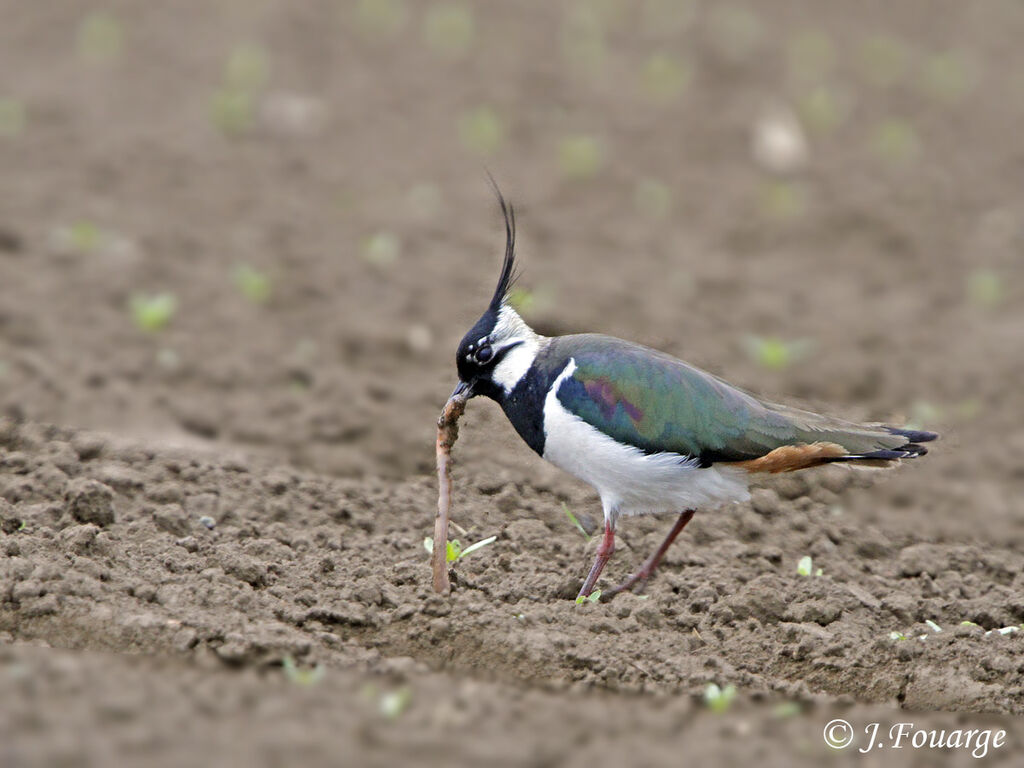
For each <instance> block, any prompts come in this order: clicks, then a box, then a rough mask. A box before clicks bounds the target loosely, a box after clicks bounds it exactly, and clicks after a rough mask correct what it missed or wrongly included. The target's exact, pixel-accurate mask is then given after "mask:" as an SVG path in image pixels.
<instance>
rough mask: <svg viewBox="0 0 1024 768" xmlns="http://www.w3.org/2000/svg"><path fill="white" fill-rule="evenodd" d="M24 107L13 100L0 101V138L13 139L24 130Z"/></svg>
mask: <svg viewBox="0 0 1024 768" xmlns="http://www.w3.org/2000/svg"><path fill="white" fill-rule="evenodd" d="M25 122H26V119H25V106H24V105H23V104H22V103H21V102H20V101H15V100H14V99H0V137H2V138H5V139H15V138H17V137H18V136H20V135H21V134H22V132H23V131H24V130H25Z"/></svg>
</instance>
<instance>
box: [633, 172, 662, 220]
mask: <svg viewBox="0 0 1024 768" xmlns="http://www.w3.org/2000/svg"><path fill="white" fill-rule="evenodd" d="M633 203H634V204H635V205H636V209H637V210H638V211H639V212H640V213H642V214H644V215H645V216H648V217H650V218H652V219H664V218H666V217H667V216H668V215H669V213H671V211H672V189H671V188H670V187H669V186H668V184H666V183H665V182H663V181H658V180H657V179H640V181H638V182H637V184H636V189H635V190H634V192H633Z"/></svg>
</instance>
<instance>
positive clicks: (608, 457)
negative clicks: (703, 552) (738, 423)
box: [544, 360, 750, 521]
mask: <svg viewBox="0 0 1024 768" xmlns="http://www.w3.org/2000/svg"><path fill="white" fill-rule="evenodd" d="M574 370H576V361H575V360H570V361H569V364H568V365H567V366H566V367H565V370H564V371H562V373H561V374H559V376H558V378H557V379H556V381H555V384H554V386H552V388H551V390H550V392H549V393H548V396H547V400H546V402H545V407H544V432H545V442H544V458H545V459H547V460H548V461H550V462H551V463H552V464H554V465H555V466H556V467H559V468H560V469H564V470H565V471H566V472H568V473H569V474H571V475H574V476H576V477H578V478H579V479H580V480H583V481H584V482H586V483H589V484H590V485H592V486H593V487H594V488H595V489H596V490H597V492H598V493H599V494H600V495H601V504H602V506H603V507H604V514H605V518H606V519H608V520H611V521H614V520H615V518H617V517H618V516H619V515H620V514H623V515H643V514H657V513H662V512H683V511H685V510H688V509H707V508H709V507H715V506H718V505H720V504H722V503H724V502H728V501H746V500H747V499H749V498H750V494H749V492H748V490H747V478H746V473H745V472H744V471H743V470H741V469H732V468H728V467H725V468H720V467H715V466H712V467H706V468H703V469H702V468H701V467H700V466H699V464H698V462H697V461H696V460H694V459H691V458H688V457H686V456H682V455H680V454H678V453H656V454H645V453H644V452H643V451H641V450H640V449H639V448H634V447H632V446H627V445H622V444H621V443H618V442H616V441H615V440H613V439H612V438H610V437H608V436H607V435H605V434H603V433H601V432H599V431H598V430H597V429H595V428H594V427H592V426H590V425H589V424H587V423H586V422H585V421H583V420H582V419H581V418H579V417H578V416H576V415H574V414H572V413H569V411H567V410H566V409H565V408H564V407H563V406H562V404H561V403H560V402H559V401H558V398H557V397H556V396H555V393H556V392H557V391H558V387H559V386H560V385H561V383H562V381H563V380H564V379H566V378H567V377H569V376H571V375H572V373H573V371H574Z"/></svg>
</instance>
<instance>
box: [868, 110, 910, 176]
mask: <svg viewBox="0 0 1024 768" xmlns="http://www.w3.org/2000/svg"><path fill="white" fill-rule="evenodd" d="M871 149H872V151H874V153H875V154H876V155H878V156H879V157H880V158H881V159H882V160H885V161H886V162H888V163H893V164H904V165H905V164H908V163H911V162H913V161H914V160H916V159H917V156H918V155H919V154H920V153H921V140H920V139H919V138H918V136H917V131H916V130H915V129H914V126H913V125H911V124H910V123H909V122H908V121H906V120H903V119H900V118H895V117H893V118H889V119H888V120H884V121H883V122H881V123H880V124H879V125H877V126H876V127H875V130H874V132H873V133H872V135H871Z"/></svg>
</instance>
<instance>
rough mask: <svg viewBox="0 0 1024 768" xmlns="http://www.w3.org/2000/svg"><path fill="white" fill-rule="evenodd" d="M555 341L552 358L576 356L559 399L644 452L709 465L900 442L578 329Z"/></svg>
mask: <svg viewBox="0 0 1024 768" xmlns="http://www.w3.org/2000/svg"><path fill="white" fill-rule="evenodd" d="M556 343H557V344H558V353H559V354H558V356H559V358H561V359H569V358H571V359H572V360H574V361H575V363H576V367H575V370H574V371H573V374H572V375H571V376H570V377H568V378H567V379H565V380H564V381H563V382H562V384H561V385H560V387H559V389H558V392H557V397H558V400H559V402H560V403H561V404H562V405H563V406H564V407H565V408H566V410H568V411H569V412H570V413H573V414H575V415H576V416H578V417H579V418H581V419H582V420H583V421H585V422H587V423H588V424H590V425H591V426H593V427H596V428H597V429H599V430H600V431H601V432H603V433H605V434H607V435H609V436H611V437H613V438H614V439H615V440H617V441H619V442H622V443H626V444H628V445H633V446H635V447H637V448H640V449H641V450H643V451H646V452H649V453H657V452H661V451H668V452H672V453H680V454H683V455H685V456H691V457H696V458H700V459H701V462H702V463H704V464H710V463H712V462H716V461H745V460H749V459H755V458H758V457H760V456H764V455H765V454H767V453H769V452H770V451H772V450H774V449H775V448H778V447H780V446H783V445H794V444H801V443H814V442H819V441H822V442H835V443H837V444H839V445H842V446H843V447H845V448H846V449H848V450H849V451H850V452H851V454H862V453H867V452H869V451H875V450H880V449H887V448H895V447H897V446H899V445H900V444H903V443H905V442H906V440H905V439H904V438H902V437H900V436H898V435H893V434H890V433H888V432H886V431H884V428H882V427H879V426H873V425H872V426H861V425H857V424H853V423H850V422H844V421H840V420H837V419H830V418H828V417H825V416H819V415H818V414H815V413H810V412H807V411H800V410H797V409H793V408H787V407H786V406H780V405H774V404H769V403H762V402H760V401H759V400H757V399H755V398H754V397H752V396H750V395H748V394H747V393H745V392H742V391H740V390H738V389H736V388H734V387H731V386H730V385H728V384H726V383H725V382H724V381H722V380H721V379H718V378H716V377H714V376H712V375H711V374H709V373H705V372H704V371H701V370H699V369H697V368H694V367H692V366H689V365H687V364H686V363H683V362H682V361H680V360H677V359H675V358H674V357H671V356H669V355H665V354H663V353H660V352H656V351H655V350H652V349H648V348H646V347H642V346H639V345H636V344H631V343H630V342H626V341H622V340H620V339H615V338H611V337H607V336H594V335H581V336H566V337H562V338H560V339H557V340H556Z"/></svg>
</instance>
